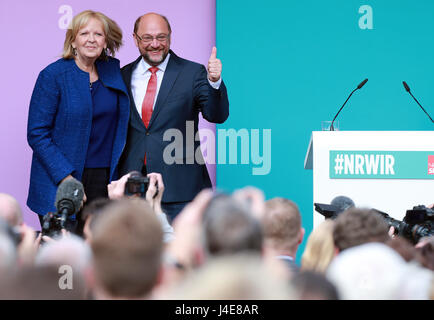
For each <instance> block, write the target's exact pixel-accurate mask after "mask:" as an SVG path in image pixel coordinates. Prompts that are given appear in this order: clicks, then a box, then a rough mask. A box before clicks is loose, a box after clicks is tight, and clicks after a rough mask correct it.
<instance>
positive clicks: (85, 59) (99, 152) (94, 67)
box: [27, 10, 129, 232]
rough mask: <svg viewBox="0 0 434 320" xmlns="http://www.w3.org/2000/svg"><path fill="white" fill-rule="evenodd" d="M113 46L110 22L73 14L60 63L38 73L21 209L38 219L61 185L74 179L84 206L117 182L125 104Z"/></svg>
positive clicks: (117, 33)
mask: <svg viewBox="0 0 434 320" xmlns="http://www.w3.org/2000/svg"><path fill="white" fill-rule="evenodd" d="M121 45H122V31H121V30H120V28H119V27H118V25H117V24H116V22H114V21H113V20H111V19H110V18H108V17H106V16H105V15H104V14H102V13H99V12H94V11H90V10H87V11H84V12H81V13H79V14H78V15H76V16H75V17H74V18H73V20H72V23H71V27H70V28H69V29H68V31H67V32H66V37H65V43H64V50H63V57H62V58H61V59H59V60H57V61H56V62H54V63H52V64H50V65H49V66H48V67H46V68H45V69H44V70H42V71H41V72H40V74H39V77H38V79H37V81H36V84H35V88H34V90H33V94H32V98H31V101H30V108H29V118H28V127H27V140H28V142H29V145H30V147H31V148H32V149H33V157H32V168H31V177H30V187H29V196H28V199H27V205H28V206H29V208H30V209H31V210H33V211H34V212H36V213H37V214H38V215H39V218H40V221H42V217H43V216H44V215H45V214H46V213H47V212H50V211H55V207H54V201H55V195H56V190H57V186H58V185H59V184H60V183H61V182H62V181H63V180H65V179H68V178H70V177H74V178H76V179H78V180H80V181H82V182H83V186H84V190H85V194H86V196H87V202H90V201H92V200H93V199H95V198H98V197H107V184H108V183H109V182H110V181H111V180H115V179H117V178H118V177H117V164H118V161H119V158H120V156H121V153H122V150H123V148H124V145H125V141H126V137H127V128H128V119H129V98H128V94H127V89H126V87H125V84H124V82H123V80H122V76H121V73H120V65H119V60H117V59H115V58H112V57H111V56H114V54H115V52H116V51H117V50H118V49H119V48H120V46H121ZM77 220H78V221H80V220H81V219H79V217H77ZM79 228H80V227H79ZM77 231H78V232H80V230H77Z"/></svg>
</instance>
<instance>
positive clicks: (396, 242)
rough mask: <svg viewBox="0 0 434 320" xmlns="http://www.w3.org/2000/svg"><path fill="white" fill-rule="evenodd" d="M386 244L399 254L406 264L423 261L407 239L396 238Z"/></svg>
mask: <svg viewBox="0 0 434 320" xmlns="http://www.w3.org/2000/svg"><path fill="white" fill-rule="evenodd" d="M386 244H387V245H388V246H389V247H391V248H392V249H394V250H395V251H396V252H398V253H399V254H400V255H401V257H402V258H403V259H404V260H405V261H406V262H411V261H417V262H420V261H421V257H420V253H419V252H418V251H417V250H416V248H415V247H414V246H413V245H412V243H411V242H410V241H408V240H407V239H405V238H403V237H400V236H394V237H393V238H390V239H388V240H387V241H386Z"/></svg>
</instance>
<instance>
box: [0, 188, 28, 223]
mask: <svg viewBox="0 0 434 320" xmlns="http://www.w3.org/2000/svg"><path fill="white" fill-rule="evenodd" d="M0 217H1V218H3V219H5V220H6V221H7V222H8V223H9V224H10V225H11V226H19V225H21V224H22V223H23V214H22V211H21V207H20V204H19V203H18V201H17V200H16V199H15V198H14V197H12V196H11V195H9V194H6V193H0Z"/></svg>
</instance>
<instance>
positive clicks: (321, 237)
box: [301, 219, 336, 273]
mask: <svg viewBox="0 0 434 320" xmlns="http://www.w3.org/2000/svg"><path fill="white" fill-rule="evenodd" d="M333 228H334V220H332V219H326V220H324V221H323V222H322V223H321V224H320V225H319V226H318V227H316V228H315V229H314V230H313V231H312V232H311V234H310V235H309V238H308V239H307V243H306V247H305V248H304V251H303V255H302V257H301V270H303V271H306V270H310V271H314V272H317V273H325V271H326V270H327V267H328V266H329V264H330V262H331V261H332V260H333V258H334V256H335V255H336V250H335V244H334V241H333Z"/></svg>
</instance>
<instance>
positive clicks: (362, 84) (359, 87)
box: [330, 79, 368, 131]
mask: <svg viewBox="0 0 434 320" xmlns="http://www.w3.org/2000/svg"><path fill="white" fill-rule="evenodd" d="M366 82H368V79H365V80H363V81H362V82H360V83H359V85H358V86H357V88H356V89H354V90H353V91H351V93H350V95H349V96H348V98H347V100H345V102H344V104H343V105H342V107H341V108H340V109H339V111H338V113H336V115H335V117H334V118H333V121H332V124H331V125H330V131H335V128H334V127H333V123H334V122H335V120H336V118H337V116H338V114H339V113H340V112H341V110H342V109H343V108H344V106H345V104H346V103H347V101H348V100H349V99H350V97H351V96H352V95H353V93H354V91H356V90H359V89H362V87H363V86H364V85H365V84H366Z"/></svg>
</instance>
